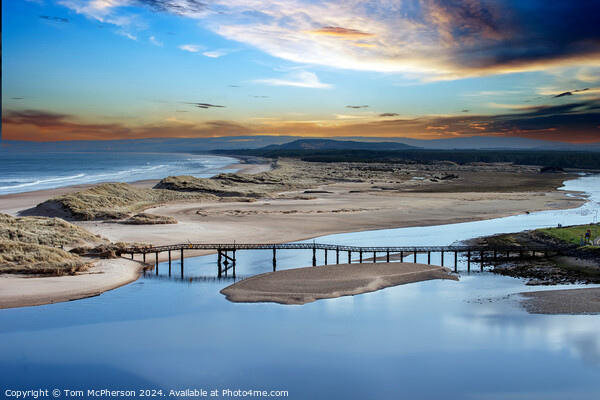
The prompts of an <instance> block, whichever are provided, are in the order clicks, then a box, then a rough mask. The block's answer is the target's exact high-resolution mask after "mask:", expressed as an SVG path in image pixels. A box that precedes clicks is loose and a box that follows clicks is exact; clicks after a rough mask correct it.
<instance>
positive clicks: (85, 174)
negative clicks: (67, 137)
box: [0, 153, 234, 194]
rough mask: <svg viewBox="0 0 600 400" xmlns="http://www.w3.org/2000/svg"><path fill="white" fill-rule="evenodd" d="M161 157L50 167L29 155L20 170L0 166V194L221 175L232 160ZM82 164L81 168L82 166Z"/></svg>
mask: <svg viewBox="0 0 600 400" xmlns="http://www.w3.org/2000/svg"><path fill="white" fill-rule="evenodd" d="M165 156H166V157H159V158H158V159H155V160H150V161H148V159H139V158H137V157H135V156H134V157H133V158H132V159H131V160H130V159H126V162H122V161H123V160H122V159H121V160H119V162H117V163H111V158H110V157H108V158H107V156H106V154H102V153H96V154H95V157H92V158H90V157H88V158H86V160H85V162H83V161H82V162H81V163H79V164H77V163H74V161H76V160H73V159H67V158H65V159H57V160H52V163H51V165H48V163H42V162H40V159H39V156H38V157H36V156H35V155H32V158H31V160H28V159H23V158H22V157H21V158H20V159H19V164H21V165H22V166H23V167H22V168H21V169H20V170H18V167H19V164H14V163H13V164H11V165H10V166H9V165H8V164H5V165H2V163H0V176H2V179H0V194H9V193H20V192H27V191H33V190H43V189H52V188H57V187H64V186H71V185H81V184H88V183H99V182H133V181H139V180H146V179H162V178H164V177H166V176H169V175H193V176H201V177H208V176H212V175H214V174H216V173H219V172H221V171H220V170H219V169H220V168H223V167H224V166H226V165H229V164H231V163H232V162H234V160H233V159H230V158H227V157H216V156H206V157H205V156H198V157H190V156H187V157H179V155H173V154H167V155H165ZM161 158H162V159H161ZM128 161H131V162H128ZM115 164H121V165H115ZM123 164H125V165H123ZM83 165H85V167H82V166H83ZM77 169H79V170H80V171H77ZM69 170H70V171H69ZM25 171H26V173H25ZM53 171H61V172H62V173H63V174H64V173H66V174H69V172H72V173H71V174H69V175H65V176H60V172H59V173H57V174H53ZM11 175H12V176H11ZM57 175H58V176H57Z"/></svg>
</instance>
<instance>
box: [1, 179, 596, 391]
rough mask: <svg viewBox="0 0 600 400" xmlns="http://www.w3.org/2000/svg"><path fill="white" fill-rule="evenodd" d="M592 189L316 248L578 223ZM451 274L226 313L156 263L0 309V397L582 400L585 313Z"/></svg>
mask: <svg viewBox="0 0 600 400" xmlns="http://www.w3.org/2000/svg"><path fill="white" fill-rule="evenodd" d="M598 183H600V179H599V178H598V177H597V176H596V177H585V178H582V179H581V180H579V181H577V182H569V183H568V185H567V186H568V187H569V188H579V189H586V191H587V192H588V193H589V194H590V198H591V199H592V202H590V203H588V204H586V205H585V206H583V207H582V208H580V209H578V210H565V211H554V212H545V213H534V214H529V215H522V216H517V217H510V218H503V219H500V220H494V221H481V222H472V223H465V224H455V225H446V226H442V227H439V226H438V227H428V228H404V229H394V230H382V231H373V232H361V233H353V234H344V235H331V236H327V237H324V238H319V239H318V240H317V241H318V242H320V243H334V244H362V245H373V244H378V245H382V246H385V245H423V244H432V245H444V244H450V243H453V242H455V241H457V240H463V239H467V238H470V237H475V236H480V235H486V234H489V233H494V232H510V231H517V230H522V229H528V228H534V227H538V226H553V225H555V224H556V223H559V222H560V223H563V224H573V223H586V222H592V220H593V219H594V218H595V212H596V211H597V210H598V209H599V208H600V207H599V204H598V199H600V193H599V191H600V185H599V184H598ZM344 256H345V255H344ZM421 257H423V256H421ZM237 258H238V265H237V271H238V274H239V275H253V274H256V273H262V272H267V271H270V270H271V268H272V266H271V258H272V253H271V252H270V251H266V252H261V251H245V252H244V251H242V252H238V255H237ZM319 258H320V259H319V262H322V261H323V255H322V253H321V254H319ZM452 258H453V256H452ZM311 259H312V251H310V250H308V251H279V252H278V257H277V267H278V269H285V268H294V267H299V266H308V265H310V262H311ZM418 261H423V259H422V258H420V259H419V260H418ZM432 262H436V260H435V259H432ZM460 262H461V264H460V265H459V269H460V270H462V271H463V272H461V274H460V275H461V276H460V281H459V282H455V281H450V280H445V281H439V280H437V281H428V282H420V283H415V284H409V285H403V286H398V287H394V288H387V289H384V290H381V291H378V292H374V293H368V294H363V295H359V296H353V297H342V298H338V299H328V300H320V301H317V302H314V303H310V304H306V305H303V306H283V305H278V304H267V303H260V304H235V303H230V302H228V301H226V300H225V299H224V296H222V295H221V294H219V290H220V289H221V288H223V287H225V286H227V285H229V284H230V283H231V281H230V280H221V281H216V280H213V279H205V278H201V277H206V276H211V277H212V276H214V275H215V273H216V256H214V255H212V256H206V257H198V258H193V259H191V258H190V259H186V260H185V268H184V279H183V280H182V279H181V275H180V273H181V271H180V269H179V265H180V264H179V262H174V263H173V264H172V276H171V277H170V278H169V276H168V264H167V263H162V264H161V265H160V266H159V275H158V277H157V276H156V275H155V272H154V271H153V272H150V273H148V274H147V276H145V277H143V278H142V279H140V280H139V281H137V282H135V283H132V284H130V285H127V286H125V287H123V288H120V289H117V290H114V291H111V292H107V293H104V294H103V295H101V296H98V297H94V298H90V299H85V300H80V301H74V302H69V303H60V304H53V305H47V306H40V307H30V308H23V309H12V310H0V377H2V378H0V379H1V380H0V388H1V389H2V392H1V393H2V394H0V396H2V395H3V394H4V391H5V389H22V388H38V387H39V388H48V389H50V390H52V389H54V388H59V389H61V390H62V389H85V390H87V389H91V388H109V389H133V390H138V389H162V390H163V391H166V392H165V393H167V394H168V391H169V390H171V389H194V388H197V389H201V388H202V389H206V390H208V391H210V390H213V389H218V390H223V389H232V390H235V389H242V390H287V391H289V398H293V399H312V398H315V399H337V398H339V399H522V398H525V399H536V398H540V399H564V398H570V399H592V398H593V399H596V398H597V394H598V393H599V392H600V381H599V380H598V379H597V377H598V373H599V372H600V334H599V333H598V332H600V318H599V316H597V315H591V316H590V315H581V316H571V315H530V314H528V313H527V312H526V311H524V310H523V309H521V308H520V307H519V305H518V296H515V295H512V296H511V294H514V293H519V292H522V291H526V290H544V289H546V288H539V287H536V288H530V287H527V286H525V285H524V282H523V281H522V280H519V279H515V278H509V277H501V276H495V275H492V274H490V273H489V272H483V273H480V272H472V273H470V274H467V273H466V272H464V269H465V265H464V260H460ZM451 263H453V259H452V260H451V262H450V260H449V261H448V264H447V265H449V264H451ZM221 397H222V396H221ZM184 398H185V397H184ZM232 398H233V397H232Z"/></svg>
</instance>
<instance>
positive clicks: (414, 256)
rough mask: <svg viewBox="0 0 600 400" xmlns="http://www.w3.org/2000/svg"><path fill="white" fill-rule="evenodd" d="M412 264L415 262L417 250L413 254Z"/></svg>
mask: <svg viewBox="0 0 600 400" xmlns="http://www.w3.org/2000/svg"><path fill="white" fill-rule="evenodd" d="M413 262H417V250H416V249H415V252H414V253H413Z"/></svg>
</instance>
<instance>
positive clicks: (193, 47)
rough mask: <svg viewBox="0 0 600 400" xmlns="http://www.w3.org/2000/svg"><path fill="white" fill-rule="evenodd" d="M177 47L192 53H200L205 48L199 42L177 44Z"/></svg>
mask: <svg viewBox="0 0 600 400" xmlns="http://www.w3.org/2000/svg"><path fill="white" fill-rule="evenodd" d="M177 48H178V49H180V50H183V51H189V52H190V53H198V52H200V51H202V50H204V49H205V47H204V46H201V45H199V44H181V45H179V46H177Z"/></svg>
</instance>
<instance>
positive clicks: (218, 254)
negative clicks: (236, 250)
mask: <svg viewBox="0 0 600 400" xmlns="http://www.w3.org/2000/svg"><path fill="white" fill-rule="evenodd" d="M217 269H218V270H217V276H218V277H219V278H220V277H221V274H222V273H223V271H222V270H221V249H219V250H217Z"/></svg>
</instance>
